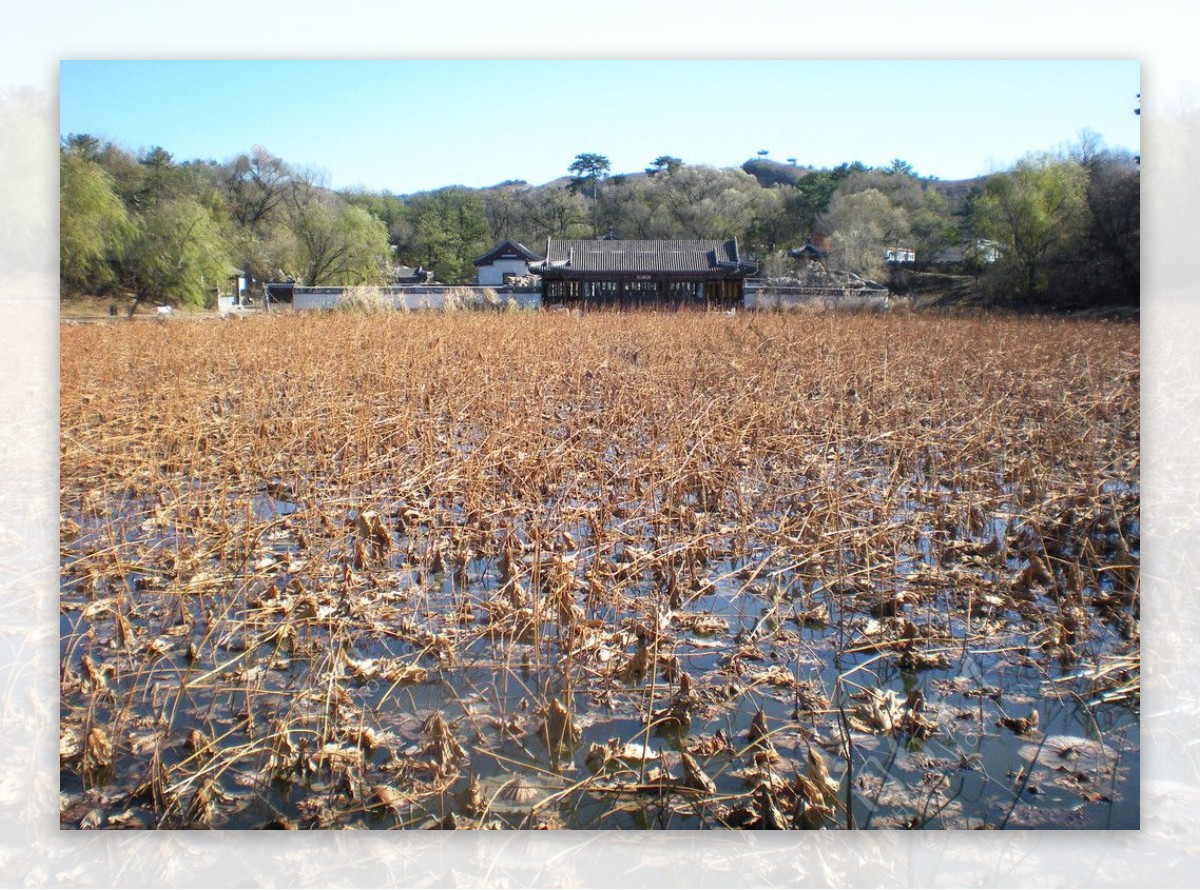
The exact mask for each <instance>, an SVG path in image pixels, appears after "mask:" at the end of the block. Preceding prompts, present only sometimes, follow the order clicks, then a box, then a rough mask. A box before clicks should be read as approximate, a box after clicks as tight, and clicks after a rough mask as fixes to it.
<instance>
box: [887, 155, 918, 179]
mask: <svg viewBox="0 0 1200 890" xmlns="http://www.w3.org/2000/svg"><path fill="white" fill-rule="evenodd" d="M883 172H884V173H887V174H889V175H895V174H896V173H900V174H902V175H904V176H912V177H914V178H915V177H916V175H917V171H916V169H915V168H914V167H913V165H912V164H910V163H909V162H908V161H906V160H904V159H903V158H896V159H895V160H894V161H892V162H891V163H890V164H889V165H888V166H887V167H885V168H884V171H883Z"/></svg>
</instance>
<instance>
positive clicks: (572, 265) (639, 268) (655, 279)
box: [529, 238, 757, 309]
mask: <svg viewBox="0 0 1200 890" xmlns="http://www.w3.org/2000/svg"><path fill="white" fill-rule="evenodd" d="M529 271H530V272H532V273H533V274H535V275H540V276H541V278H542V305H544V306H549V305H553V304H555V303H563V304H580V305H583V306H585V307H597V308H600V307H618V308H622V309H625V308H637V307H647V308H649V307H664V308H677V307H680V306H719V307H726V306H734V305H739V304H741V303H742V300H743V295H744V289H745V280H746V277H747V276H748V275H752V274H754V272H756V271H757V266H756V265H755V264H754V263H752V262H747V261H746V260H743V259H742V258H741V256H740V254H739V253H738V244H737V239H736V238H731V239H729V240H728V241H715V240H714V241H706V240H687V241H622V240H617V239H610V238H605V239H601V240H598V241H566V240H558V239H555V238H550V239H548V240H547V242H546V258H545V259H544V260H542V261H540V262H533V263H530V264H529Z"/></svg>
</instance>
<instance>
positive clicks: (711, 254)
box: [533, 238, 754, 272]
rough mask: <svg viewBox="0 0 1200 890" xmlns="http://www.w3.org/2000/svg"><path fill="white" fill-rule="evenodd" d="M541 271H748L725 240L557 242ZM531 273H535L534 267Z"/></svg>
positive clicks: (733, 243)
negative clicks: (553, 269)
mask: <svg viewBox="0 0 1200 890" xmlns="http://www.w3.org/2000/svg"><path fill="white" fill-rule="evenodd" d="M537 265H538V266H541V267H542V268H543V269H552V268H558V269H563V270H569V271H573V272H736V271H741V272H749V271H752V270H753V268H754V266H753V264H752V263H746V262H743V261H742V260H741V257H740V256H738V247H737V240H736V239H730V240H728V241H707V240H688V241H618V240H600V241H560V240H556V239H554V238H551V239H549V240H548V242H547V244H546V259H545V261H544V263H539V264H537ZM533 271H537V269H536V268H535V269H534V270H533Z"/></svg>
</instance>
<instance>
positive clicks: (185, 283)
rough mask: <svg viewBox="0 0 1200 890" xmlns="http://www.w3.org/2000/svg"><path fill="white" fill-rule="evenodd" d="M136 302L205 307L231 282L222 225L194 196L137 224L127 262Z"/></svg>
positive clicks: (164, 205)
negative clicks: (226, 283)
mask: <svg viewBox="0 0 1200 890" xmlns="http://www.w3.org/2000/svg"><path fill="white" fill-rule="evenodd" d="M122 265H123V269H124V272H125V276H126V282H127V283H128V284H129V285H130V286H131V287H132V288H133V291H134V295H135V300H134V304H133V306H132V307H131V309H130V310H129V311H130V315H132V314H133V312H134V311H135V310H136V309H137V306H138V304H139V303H141V302H144V301H150V300H153V301H165V302H170V303H177V304H181V305H185V306H193V307H197V308H200V307H203V306H204V305H206V304H207V303H208V301H209V297H210V296H213V295H215V294H216V292H217V290H218V289H219V288H220V287H221V285H222V284H223V283H225V282H227V281H228V280H229V277H230V274H231V272H232V268H233V266H232V261H231V259H230V257H229V248H228V243H227V241H226V239H225V234H224V232H223V231H222V229H221V225H220V223H219V222H218V220H217V219H215V218H214V217H213V214H212V212H211V211H210V210H209V208H207V207H205V206H204V205H203V204H201V203H200V202H199V201H197V200H195V199H194V198H191V197H181V198H174V199H172V200H168V201H164V202H163V203H161V204H157V205H155V206H153V207H151V208H149V209H148V210H146V212H145V213H144V214H142V215H141V217H140V218H139V219H138V220H137V223H136V225H135V227H134V231H133V235H132V237H131V239H130V242H129V247H128V249H127V250H126V252H125V257H124V261H123V263H122Z"/></svg>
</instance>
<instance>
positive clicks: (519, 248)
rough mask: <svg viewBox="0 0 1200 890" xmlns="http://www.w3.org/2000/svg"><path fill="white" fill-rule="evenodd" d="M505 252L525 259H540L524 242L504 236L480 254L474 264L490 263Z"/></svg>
mask: <svg viewBox="0 0 1200 890" xmlns="http://www.w3.org/2000/svg"><path fill="white" fill-rule="evenodd" d="M505 254H510V255H511V254H519V255H520V257H521V259H523V260H526V261H528V260H540V259H541V257H540V256H538V255H537V254H536V253H534V252H533V251H532V250H530V249H529V248H528V247H526V246H525V245H524V244H521V243H520V242H519V241H514V240H512V239H511V238H505V239H504V240H503V241H501V242H500V243H499V244H497V245H496V246H495V247H493V248H492V249H491V250H489V251H488V252H487V253H485V254H484V255H483V256H481V257H480V258H479V259H477V260H475V265H476V266H483V265H486V264H487V263H490V262H492V261H493V260H497V259H499V258H500V257H502V256H504V255H505Z"/></svg>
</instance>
